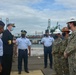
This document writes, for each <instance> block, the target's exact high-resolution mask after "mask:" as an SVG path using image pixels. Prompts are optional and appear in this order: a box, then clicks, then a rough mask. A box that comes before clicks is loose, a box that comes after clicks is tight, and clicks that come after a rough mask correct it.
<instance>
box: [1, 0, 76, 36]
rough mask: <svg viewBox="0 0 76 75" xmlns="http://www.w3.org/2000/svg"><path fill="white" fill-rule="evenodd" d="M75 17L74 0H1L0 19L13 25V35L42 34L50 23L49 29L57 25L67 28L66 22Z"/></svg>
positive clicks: (75, 0) (75, 4) (75, 5)
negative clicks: (21, 32)
mask: <svg viewBox="0 0 76 75" xmlns="http://www.w3.org/2000/svg"><path fill="white" fill-rule="evenodd" d="M71 17H76V0H1V1H0V18H2V20H3V21H4V22H5V24H6V18H9V23H15V25H16V28H15V29H14V31H13V34H14V35H17V34H18V33H20V31H21V30H23V29H24V30H26V31H27V34H28V35H30V34H31V35H32V34H35V32H44V31H45V30H46V29H47V26H48V19H50V21H51V28H52V27H54V26H56V25H57V22H58V24H59V25H60V27H61V28H62V27H64V26H67V25H66V22H67V20H69V19H70V18H71Z"/></svg>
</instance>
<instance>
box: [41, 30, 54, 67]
mask: <svg viewBox="0 0 76 75" xmlns="http://www.w3.org/2000/svg"><path fill="white" fill-rule="evenodd" d="M53 42H54V38H53V37H51V36H49V30H45V36H44V37H43V38H42V40H41V43H42V44H43V46H44V68H47V58H48V55H49V61H50V68H52V54H51V52H52V43H53Z"/></svg>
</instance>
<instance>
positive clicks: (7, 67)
mask: <svg viewBox="0 0 76 75" xmlns="http://www.w3.org/2000/svg"><path fill="white" fill-rule="evenodd" d="M14 27H15V25H14V24H12V23H10V24H8V25H7V29H6V30H5V31H4V32H3V36H2V41H3V58H2V67H3V70H2V74H1V75H10V73H11V67H12V56H13V44H14V43H16V41H15V40H13V35H12V33H11V31H12V30H13V29H14Z"/></svg>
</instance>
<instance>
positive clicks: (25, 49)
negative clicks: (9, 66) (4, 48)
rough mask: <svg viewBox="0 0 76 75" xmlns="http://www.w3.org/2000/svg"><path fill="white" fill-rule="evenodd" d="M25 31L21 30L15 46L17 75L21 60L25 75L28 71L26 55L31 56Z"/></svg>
mask: <svg viewBox="0 0 76 75" xmlns="http://www.w3.org/2000/svg"><path fill="white" fill-rule="evenodd" d="M26 33H27V32H26V31H25V30H21V37H20V38H17V40H16V41H17V46H18V73H19V74H21V71H22V60H24V70H25V72H26V73H29V71H28V53H29V56H30V55H31V42H30V40H29V39H28V38H26Z"/></svg>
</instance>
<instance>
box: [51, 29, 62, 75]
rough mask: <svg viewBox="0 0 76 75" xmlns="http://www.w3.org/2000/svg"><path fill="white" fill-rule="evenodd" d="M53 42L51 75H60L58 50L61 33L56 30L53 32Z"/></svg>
mask: <svg viewBox="0 0 76 75" xmlns="http://www.w3.org/2000/svg"><path fill="white" fill-rule="evenodd" d="M54 35H55V41H54V43H53V47H52V56H53V73H52V75H62V73H61V68H60V64H59V63H60V55H59V48H60V42H61V41H62V39H61V31H60V30H59V29H56V30H55V32H54Z"/></svg>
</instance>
